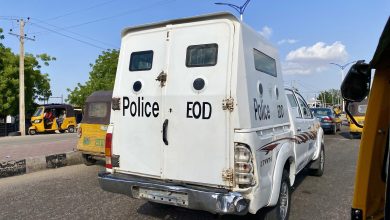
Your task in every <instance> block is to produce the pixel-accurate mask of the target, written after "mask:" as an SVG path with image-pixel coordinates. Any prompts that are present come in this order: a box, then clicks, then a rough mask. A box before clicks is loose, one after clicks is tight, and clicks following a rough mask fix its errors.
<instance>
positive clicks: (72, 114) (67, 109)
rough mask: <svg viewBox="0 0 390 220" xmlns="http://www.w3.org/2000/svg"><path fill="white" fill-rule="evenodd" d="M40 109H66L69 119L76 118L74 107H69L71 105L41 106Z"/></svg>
mask: <svg viewBox="0 0 390 220" xmlns="http://www.w3.org/2000/svg"><path fill="white" fill-rule="evenodd" d="M39 107H45V109H47V108H54V109H59V108H64V109H65V110H66V116H67V117H73V116H74V108H73V106H72V105H69V104H56V103H51V104H44V105H40V106H39Z"/></svg>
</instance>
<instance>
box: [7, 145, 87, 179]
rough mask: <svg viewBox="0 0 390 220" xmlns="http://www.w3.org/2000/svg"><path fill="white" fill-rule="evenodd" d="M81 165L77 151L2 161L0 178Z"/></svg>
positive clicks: (79, 154)
mask: <svg viewBox="0 0 390 220" xmlns="http://www.w3.org/2000/svg"><path fill="white" fill-rule="evenodd" d="M81 163H83V159H82V155H81V153H80V152H77V151H71V152H67V153H62V154H52V155H47V156H38V157H28V158H26V159H22V160H17V161H15V160H11V161H0V178H2V177H9V176H15V175H21V174H25V173H32V172H36V171H39V170H44V169H53V168H59V167H64V166H70V165H76V164H81Z"/></svg>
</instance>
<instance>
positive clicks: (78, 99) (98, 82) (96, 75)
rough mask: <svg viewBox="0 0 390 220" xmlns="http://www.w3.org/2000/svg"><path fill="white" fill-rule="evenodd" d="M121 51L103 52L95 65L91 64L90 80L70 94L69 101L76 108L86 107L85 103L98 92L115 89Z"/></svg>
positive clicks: (79, 85)
mask: <svg viewBox="0 0 390 220" xmlns="http://www.w3.org/2000/svg"><path fill="white" fill-rule="evenodd" d="M118 57H119V50H115V49H114V50H107V51H103V52H102V54H101V55H99V57H98V58H97V59H96V61H95V64H90V66H91V68H92V70H91V72H89V79H88V81H87V82H86V83H85V84H84V85H83V84H81V83H78V84H77V86H76V87H75V88H74V89H73V90H71V89H69V88H68V89H67V90H68V92H69V95H68V98H67V99H66V101H68V102H69V103H70V104H73V105H75V106H79V107H84V102H85V100H86V99H87V97H88V96H89V95H91V94H92V93H93V92H95V91H98V90H112V89H113V88H114V81H115V73H116V67H117V65H118Z"/></svg>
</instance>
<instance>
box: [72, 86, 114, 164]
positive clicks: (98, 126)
mask: <svg viewBox="0 0 390 220" xmlns="http://www.w3.org/2000/svg"><path fill="white" fill-rule="evenodd" d="M111 98H112V91H97V92H94V93H92V94H91V95H90V96H88V98H87V100H86V102H85V108H84V114H83V119H82V120H81V123H80V124H79V128H78V136H79V140H78V143H77V150H78V151H81V152H82V155H83V160H84V164H85V165H87V166H90V165H93V164H95V163H96V160H98V159H104V157H105V154H104V152H105V149H104V145H105V142H106V132H107V127H108V124H109V123H110V113H111Z"/></svg>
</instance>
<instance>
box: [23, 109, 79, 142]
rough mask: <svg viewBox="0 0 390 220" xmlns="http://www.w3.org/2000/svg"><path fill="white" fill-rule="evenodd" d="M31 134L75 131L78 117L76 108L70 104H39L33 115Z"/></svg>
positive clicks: (29, 131)
mask: <svg viewBox="0 0 390 220" xmlns="http://www.w3.org/2000/svg"><path fill="white" fill-rule="evenodd" d="M31 124H32V125H31V127H30V128H29V129H28V133H29V134H30V135H35V134H36V133H54V132H55V131H56V130H58V131H59V132H61V133H64V132H65V131H68V132H69V133H73V132H75V128H76V118H75V114H74V109H73V107H72V106H71V105H68V104H47V105H41V106H39V107H38V108H37V109H36V110H35V112H34V114H33V116H32V117H31Z"/></svg>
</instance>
